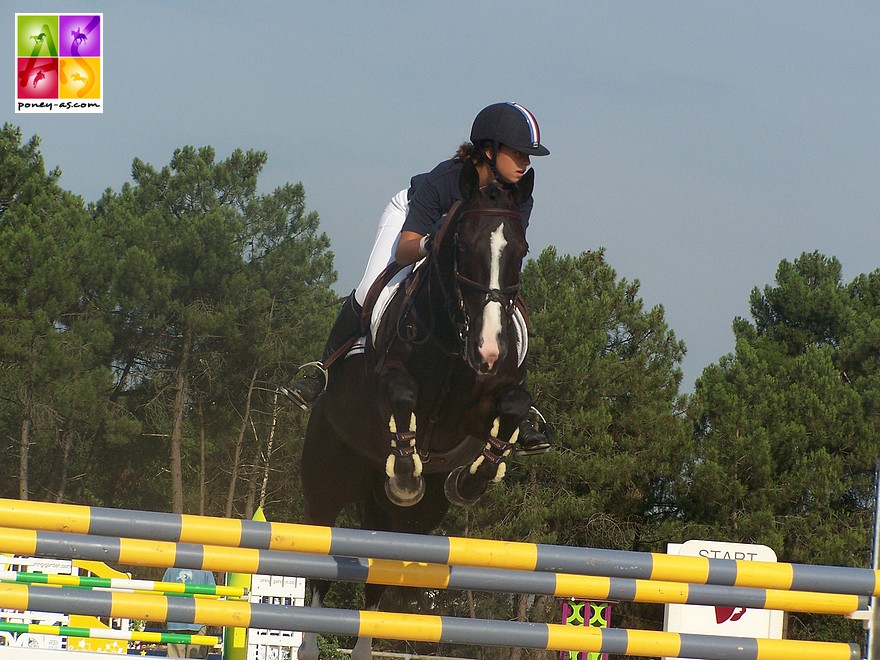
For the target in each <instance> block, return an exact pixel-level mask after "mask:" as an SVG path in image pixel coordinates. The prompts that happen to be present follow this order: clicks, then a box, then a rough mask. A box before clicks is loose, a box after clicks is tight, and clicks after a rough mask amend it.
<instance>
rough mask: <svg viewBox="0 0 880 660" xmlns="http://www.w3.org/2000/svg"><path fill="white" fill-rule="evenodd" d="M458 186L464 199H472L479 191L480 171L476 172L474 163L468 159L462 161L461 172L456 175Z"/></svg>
mask: <svg viewBox="0 0 880 660" xmlns="http://www.w3.org/2000/svg"><path fill="white" fill-rule="evenodd" d="M458 187H459V190H461V198H462V199H463V200H464V201H468V200H470V199H473V198H474V197H476V196H477V194H478V193H479V192H480V173H479V172H477V167H476V165H474V164H473V163H472V162H471V161H470V160H467V159H466V160H465V161H464V167H462V168H461V174H460V175H459V177H458Z"/></svg>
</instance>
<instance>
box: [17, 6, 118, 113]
mask: <svg viewBox="0 0 880 660" xmlns="http://www.w3.org/2000/svg"><path fill="white" fill-rule="evenodd" d="M103 24H104V15H103V14H16V15H15V112H64V113H68V112H103V111H104V96H103V81H102V78H103V73H104V58H103V44H102V41H103V40H102V36H103Z"/></svg>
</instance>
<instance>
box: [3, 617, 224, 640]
mask: <svg viewBox="0 0 880 660" xmlns="http://www.w3.org/2000/svg"><path fill="white" fill-rule="evenodd" d="M0 631H3V632H12V633H19V634H21V633H28V634H32V635H56V636H60V635H65V636H67V637H97V638H99V639H118V640H121V641H127V642H148V643H152V644H198V645H203V646H214V645H216V644H217V643H219V641H220V638H219V637H217V636H215V635H189V634H186V633H164V632H139V631H136V630H116V629H114V628H81V627H79V626H48V625H45V624H42V623H8V622H6V621H0Z"/></svg>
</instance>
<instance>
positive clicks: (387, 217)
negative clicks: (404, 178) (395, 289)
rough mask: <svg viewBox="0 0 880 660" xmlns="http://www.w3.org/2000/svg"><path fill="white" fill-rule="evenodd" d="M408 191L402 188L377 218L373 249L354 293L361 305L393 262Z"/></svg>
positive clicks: (407, 205) (404, 216)
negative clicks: (371, 288)
mask: <svg viewBox="0 0 880 660" xmlns="http://www.w3.org/2000/svg"><path fill="white" fill-rule="evenodd" d="M408 190H409V189H408V188H404V189H403V190H401V191H400V192H399V193H397V194H396V195H395V196H394V197H392V198H391V201H390V202H388V206H386V207H385V210H384V211H382V215H381V216H379V228H378V229H377V230H376V239H375V240H374V242H373V249H372V251H371V252H370V258H369V260H367V267H366V270H365V271H364V276H363V277H362V278H361V282H360V284H358V285H357V288H356V289H355V292H354V297H355V300H357V301H358V303H359V304H361V305H363V304H364V298H366V296H367V291H369V290H370V287H371V286H372V285H373V282H375V281H376V278H377V277H379V274H380V273H381V272H382V271H383V270H385V268H386V267H387V266H388V264H390V263H391V262H392V261H394V253H395V252H396V251H397V241H398V239H399V238H400V230H401V229H402V228H403V221H404V220H406V212H407V209H408V208H409V199H408V197H407V191H408ZM407 269H408V270H412V266H407V268H406V269H404V270H407Z"/></svg>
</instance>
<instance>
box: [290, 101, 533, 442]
mask: <svg viewBox="0 0 880 660" xmlns="http://www.w3.org/2000/svg"><path fill="white" fill-rule="evenodd" d="M549 153H550V152H549V150H548V149H547V148H546V147H544V146H543V145H542V144H541V138H540V132H539V129H538V122H537V120H536V119H535V117H534V115H533V114H532V113H531V112H529V111H528V110H527V109H526V108H524V107H523V106H522V105H520V104H519V103H509V102H508V103H494V104H492V105H490V106H487V107H485V108H483V109H482V110H481V111H480V112H479V114H477V117H476V118H475V119H474V123H473V127H472V128H471V141H470V143H465V144H463V145H461V146H460V147H459V148H458V151H457V152H456V154H455V156H454V157H453V158H451V159H450V160H446V161H443V162H442V163H440V164H439V165H437V167H435V168H434V169H433V170H431V171H430V172H428V173H425V174H418V175H416V176H414V177H413V178H412V179H411V181H410V186H409V188H407V189H404V190H401V191H400V192H399V193H397V194H396V195H395V196H394V197H393V198H392V199H391V202H390V203H389V204H388V206H387V207H386V208H385V211H384V212H383V213H382V215H381V217H380V219H379V229H378V232H377V234H376V239H375V242H374V244H373V249H372V251H371V253H370V258H369V261H368V262H367V268H366V271H365V272H364V276H363V278H362V279H361V282H360V284H358V286H357V288H356V289H355V290H354V291H352V292H351V295H349V296H348V298H347V299H346V301H345V304H344V305H343V307H342V309H341V310H340V312H339V316H338V317H337V318H336V321H335V323H334V324H333V327H332V329H331V330H330V336H329V338H328V339H327V344H326V346H325V347H324V355H323V357H322V360H326V359H327V358H328V357H329V356H330V355H332V354H333V353H334V352H335V351H336V350H337V349H338V348H339V347H341V346H342V345H343V344H345V342H346V341H348V340H349V339H352V338H353V337H355V336H357V335H358V334H359V333H360V332H361V325H360V314H361V308H362V305H363V302H364V298H365V297H366V294H367V292H368V291H369V289H370V286H371V285H372V284H373V282H374V281H375V280H376V278H377V277H378V276H379V275H380V274H381V273H382V271H383V270H384V269H385V268H386V267H387V266H388V265H389V264H390V263H391V262H392V261H397V263H398V264H400V265H401V266H408V267H410V268H411V267H412V264H414V263H415V262H417V261H419V260H420V259H422V258H424V257H425V256H426V255H427V254H428V250H429V245H430V240H431V236H432V234H433V233H434V232H435V231H436V230H437V229H438V227H439V225H440V223H441V222H442V220H443V218H444V216H445V214H446V212H447V211H448V210H449V209H450V207H451V206H452V204H453V203H454V202H455V201H456V200H459V199H461V193H460V191H459V186H458V180H459V174H460V172H461V169H462V167H463V165H464V162H465V161H466V160H470V161H471V162H472V163H473V164H474V165H475V166H476V168H477V171H478V172H479V174H480V185H481V186H487V185H489V184H492V183H500V184H501V185H505V186H511V185H514V184H516V183H517V182H518V181H519V180H520V179H521V178H522V176H523V175H524V174H525V173H526V171H527V170H528V169H529V166H530V160H529V156H546V155H547V154H549ZM532 204H533V199H532V198H531V197H530V198H529V199H528V200H526V201H525V202H524V203H523V204H522V206H521V208H520V213H521V215H522V222H523V225H524V227H527V226H528V223H529V216H530V214H531V211H532ZM318 366H319V368H320V369H321V373H316V374H310V375H308V376H306V377H304V378H301V379H299V380H296V381H293V382H292V383H290V385H289V386H288V387H287V388H286V393H287V394H288V395H289V396H290V397H291V398H292V399H293V400H294V401H296V402H297V403H298V404H299V405H300V406H301V407H302V408H303V409H308V407H309V406H310V405H311V404H312V403H313V402H314V401H315V400H316V399H317V398H318V397H319V396H320V395H321V393H322V392H323V391H324V388H325V387H326V383H327V372H326V371H325V370H324V369H323V365H318ZM532 410H533V413H534V415H535V417H536V423H537V425H538V428H536V427H535V426H534V425H533V424H532V422H531V421H530V420H526V421H524V422H523V424H522V425H521V426H520V435H519V440H518V442H517V443H516V452H517V453H519V454H528V455H531V454H542V453H544V452H546V451H547V450H548V449H549V448H550V442H549V439H548V438H547V431H548V429H547V425H546V422H545V421H544V418H543V417H542V416H541V414H540V413H539V412H538V411H537V410H535V409H532Z"/></svg>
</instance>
